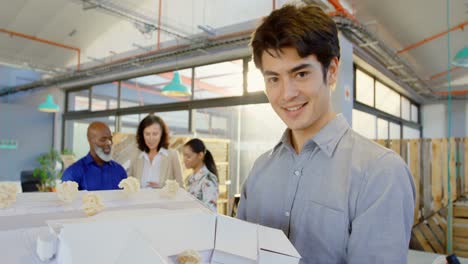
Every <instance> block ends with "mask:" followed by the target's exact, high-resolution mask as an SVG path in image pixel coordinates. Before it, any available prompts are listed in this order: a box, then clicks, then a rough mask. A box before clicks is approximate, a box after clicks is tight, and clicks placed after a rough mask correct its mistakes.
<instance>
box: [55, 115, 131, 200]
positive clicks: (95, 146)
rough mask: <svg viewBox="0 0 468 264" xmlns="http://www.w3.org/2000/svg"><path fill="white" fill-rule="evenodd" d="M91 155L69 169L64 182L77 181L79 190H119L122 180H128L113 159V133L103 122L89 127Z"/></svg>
mask: <svg viewBox="0 0 468 264" xmlns="http://www.w3.org/2000/svg"><path fill="white" fill-rule="evenodd" d="M87 137H88V143H89V153H88V155H86V156H84V157H83V158H81V159H80V160H78V161H77V162H75V163H73V164H72V165H71V166H70V167H68V168H67V169H66V170H65V171H64V172H63V175H62V181H75V182H77V183H78V189H79V190H88V191H94V190H113V189H119V187H118V185H119V183H120V181H121V180H122V179H125V178H127V173H126V172H125V169H124V168H123V167H122V166H121V165H120V164H118V163H117V162H115V161H113V160H111V159H112V153H111V151H112V133H111V131H110V129H109V127H108V126H107V125H106V124H104V123H102V122H93V123H91V124H90V125H89V127H88V133H87Z"/></svg>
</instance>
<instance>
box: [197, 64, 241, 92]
mask: <svg viewBox="0 0 468 264" xmlns="http://www.w3.org/2000/svg"><path fill="white" fill-rule="evenodd" d="M242 72H243V60H234V61H226V62H221V63H216V64H210V65H205V66H200V67H196V68H195V92H194V93H195V94H194V98H195V99H207V98H219V97H229V96H240V95H242V94H243V90H244V89H243V74H242Z"/></svg>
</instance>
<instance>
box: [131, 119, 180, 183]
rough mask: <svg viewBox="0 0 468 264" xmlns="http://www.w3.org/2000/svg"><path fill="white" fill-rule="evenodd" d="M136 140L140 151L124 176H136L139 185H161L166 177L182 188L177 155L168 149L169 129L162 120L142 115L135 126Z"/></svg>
mask: <svg viewBox="0 0 468 264" xmlns="http://www.w3.org/2000/svg"><path fill="white" fill-rule="evenodd" d="M136 140H137V145H138V149H139V150H140V153H138V155H136V156H135V157H134V158H133V159H132V161H131V164H130V168H129V171H128V175H129V176H133V177H136V178H137V179H139V180H140V184H141V187H142V188H162V187H164V185H165V184H166V180H168V179H169V180H176V181H177V182H178V183H179V185H180V187H182V188H183V187H184V185H183V182H182V168H181V165H180V161H179V155H178V154H177V152H176V151H175V150H171V149H168V147H169V130H168V128H167V126H166V124H165V123H164V121H163V120H162V119H161V118H160V117H159V116H156V115H154V114H149V115H148V116H146V117H145V118H144V119H143V120H141V122H140V124H139V125H138V130H137V135H136Z"/></svg>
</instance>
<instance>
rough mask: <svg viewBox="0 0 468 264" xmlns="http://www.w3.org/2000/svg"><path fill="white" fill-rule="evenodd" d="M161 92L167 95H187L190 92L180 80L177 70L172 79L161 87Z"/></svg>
mask: <svg viewBox="0 0 468 264" xmlns="http://www.w3.org/2000/svg"><path fill="white" fill-rule="evenodd" d="M162 94H164V95H168V96H189V95H191V94H192V93H191V92H190V90H189V88H187V87H186V86H185V85H183V84H182V83H181V82H180V75H179V72H175V73H174V77H173V78H172V81H171V82H170V83H169V84H168V85H166V86H164V88H163V89H162Z"/></svg>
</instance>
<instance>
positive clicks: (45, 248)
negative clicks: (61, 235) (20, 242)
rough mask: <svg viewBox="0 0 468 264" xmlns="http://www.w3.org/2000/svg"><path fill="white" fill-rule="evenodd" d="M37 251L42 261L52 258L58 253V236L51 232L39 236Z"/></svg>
mask: <svg viewBox="0 0 468 264" xmlns="http://www.w3.org/2000/svg"><path fill="white" fill-rule="evenodd" d="M36 253H37V256H38V257H39V259H40V260H41V261H48V260H51V259H52V258H53V257H54V255H55V253H57V236H55V235H53V234H50V233H48V234H45V235H40V236H38V237H37V244H36Z"/></svg>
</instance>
